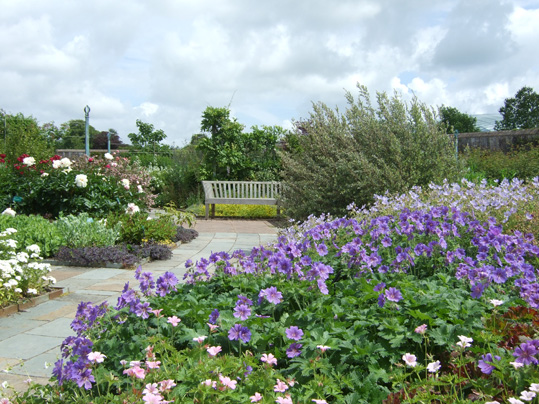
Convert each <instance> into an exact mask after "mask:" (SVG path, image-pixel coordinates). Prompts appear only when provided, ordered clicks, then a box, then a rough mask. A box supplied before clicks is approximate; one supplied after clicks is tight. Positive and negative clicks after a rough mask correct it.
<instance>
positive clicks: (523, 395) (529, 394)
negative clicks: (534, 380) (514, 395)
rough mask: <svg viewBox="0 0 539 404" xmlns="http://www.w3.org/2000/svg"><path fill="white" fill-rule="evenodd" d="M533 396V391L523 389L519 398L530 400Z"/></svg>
mask: <svg viewBox="0 0 539 404" xmlns="http://www.w3.org/2000/svg"><path fill="white" fill-rule="evenodd" d="M534 397H535V393H534V392H533V391H527V390H524V391H523V392H522V393H520V398H521V399H522V400H524V401H532V400H533V399H534Z"/></svg>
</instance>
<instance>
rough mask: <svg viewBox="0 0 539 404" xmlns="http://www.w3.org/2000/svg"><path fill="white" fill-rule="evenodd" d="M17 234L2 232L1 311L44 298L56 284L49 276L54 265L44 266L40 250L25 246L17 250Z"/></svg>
mask: <svg viewBox="0 0 539 404" xmlns="http://www.w3.org/2000/svg"><path fill="white" fill-rule="evenodd" d="M15 234H17V230H16V229H14V228H7V229H5V230H3V231H2V232H0V307H4V306H6V305H7V304H9V303H16V302H17V301H19V300H20V299H24V298H28V297H34V296H37V295H40V294H41V293H43V291H45V290H47V289H48V288H49V286H51V285H52V284H53V283H55V282H56V280H55V279H54V278H53V277H51V276H49V272H50V270H51V266H50V264H46V263H43V262H40V260H42V257H41V255H40V253H41V249H40V248H39V246H38V245H37V244H32V245H26V246H24V245H21V246H19V248H18V249H17V246H18V242H17V240H15V239H14V238H13V235H15ZM21 247H22V248H21Z"/></svg>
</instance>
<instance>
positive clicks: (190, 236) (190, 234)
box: [172, 226, 198, 244]
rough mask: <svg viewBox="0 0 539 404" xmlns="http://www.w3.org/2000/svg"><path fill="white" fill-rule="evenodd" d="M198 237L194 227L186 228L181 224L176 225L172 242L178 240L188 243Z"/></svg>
mask: <svg viewBox="0 0 539 404" xmlns="http://www.w3.org/2000/svg"><path fill="white" fill-rule="evenodd" d="M197 237H198V231H196V230H194V229H186V228H184V227H182V226H178V227H176V236H175V237H174V238H173V239H172V241H174V242H178V241H179V242H180V243H182V244H185V243H190V242H191V241H193V240H194V239H195V238H197Z"/></svg>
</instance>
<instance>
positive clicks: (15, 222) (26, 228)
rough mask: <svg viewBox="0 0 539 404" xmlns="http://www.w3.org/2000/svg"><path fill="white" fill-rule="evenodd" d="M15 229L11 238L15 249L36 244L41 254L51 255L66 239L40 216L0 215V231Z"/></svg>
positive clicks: (19, 249)
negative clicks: (14, 242)
mask: <svg viewBox="0 0 539 404" xmlns="http://www.w3.org/2000/svg"><path fill="white" fill-rule="evenodd" d="M8 228H14V229H17V233H14V234H12V235H11V238H13V239H14V240H16V241H17V246H18V247H17V248H16V251H24V248H25V246H28V245H32V244H37V245H38V246H39V248H40V249H41V256H43V257H45V258H48V257H53V256H54V255H55V254H56V252H57V251H58V249H59V248H60V246H62V245H65V243H66V239H65V237H64V236H63V235H62V233H61V232H60V230H59V229H58V227H56V225H55V224H54V223H52V222H50V221H49V220H47V219H44V218H43V217H41V216H35V215H31V216H26V215H16V216H9V215H0V231H4V230H6V229H8Z"/></svg>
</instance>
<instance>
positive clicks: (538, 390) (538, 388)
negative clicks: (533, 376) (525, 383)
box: [530, 383, 539, 393]
mask: <svg viewBox="0 0 539 404" xmlns="http://www.w3.org/2000/svg"><path fill="white" fill-rule="evenodd" d="M530 390H531V391H535V392H536V393H539V383H532V384H530Z"/></svg>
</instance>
